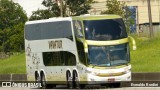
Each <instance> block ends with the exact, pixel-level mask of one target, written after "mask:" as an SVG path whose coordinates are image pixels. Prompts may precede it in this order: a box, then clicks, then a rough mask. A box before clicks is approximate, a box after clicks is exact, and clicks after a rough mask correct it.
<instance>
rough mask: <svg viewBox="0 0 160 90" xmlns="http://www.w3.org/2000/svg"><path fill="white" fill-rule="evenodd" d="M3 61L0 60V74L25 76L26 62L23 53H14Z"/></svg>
mask: <svg viewBox="0 0 160 90" xmlns="http://www.w3.org/2000/svg"><path fill="white" fill-rule="evenodd" d="M14 54H15V55H12V56H10V57H8V58H5V59H0V68H1V69H0V74H25V73H26V61H25V54H24V53H17V54H16V53H14Z"/></svg>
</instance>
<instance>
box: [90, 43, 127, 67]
mask: <svg viewBox="0 0 160 90" xmlns="http://www.w3.org/2000/svg"><path fill="white" fill-rule="evenodd" d="M129 61H130V60H129V46H128V43H125V44H119V45H113V46H91V45H90V46H88V64H89V65H90V64H91V65H94V66H107V67H108V66H116V65H123V64H127V63H129Z"/></svg>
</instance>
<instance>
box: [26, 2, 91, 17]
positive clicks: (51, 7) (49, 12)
mask: <svg viewBox="0 0 160 90" xmlns="http://www.w3.org/2000/svg"><path fill="white" fill-rule="evenodd" d="M92 2H93V0H63V1H62V3H61V1H60V0H59V1H58V0H44V1H43V2H42V5H44V6H45V7H46V8H47V9H45V10H40V9H38V10H37V11H34V12H33V13H32V15H31V17H30V19H29V20H40V19H48V18H50V17H59V16H60V15H61V8H62V13H63V15H62V16H64V17H66V16H77V15H81V14H86V13H88V10H89V9H90V8H91V5H90V4H91V3H92ZM61 6H62V7H61Z"/></svg>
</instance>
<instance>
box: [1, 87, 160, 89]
mask: <svg viewBox="0 0 160 90" xmlns="http://www.w3.org/2000/svg"><path fill="white" fill-rule="evenodd" d="M0 90H39V89H33V88H2V87H1V88H0ZM40 90H43V89H40ZM45 90H51V89H45ZM52 90H62V89H52ZM64 90H69V89H64ZM83 90H84V89H83ZM94 90H95V89H94ZM98 90H160V87H123V88H107V89H98Z"/></svg>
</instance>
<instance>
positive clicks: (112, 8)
mask: <svg viewBox="0 0 160 90" xmlns="http://www.w3.org/2000/svg"><path fill="white" fill-rule="evenodd" d="M106 7H107V10H106V11H102V12H101V13H102V14H117V15H120V16H121V17H122V18H123V19H124V22H125V25H126V29H127V32H128V33H129V32H130V25H131V24H134V20H132V19H131V18H130V16H131V12H130V11H129V10H128V8H127V6H126V4H125V2H122V1H121V2H120V1H117V0H107V1H106Z"/></svg>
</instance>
